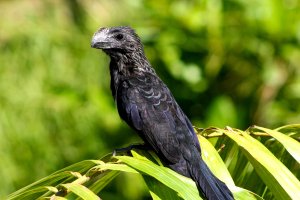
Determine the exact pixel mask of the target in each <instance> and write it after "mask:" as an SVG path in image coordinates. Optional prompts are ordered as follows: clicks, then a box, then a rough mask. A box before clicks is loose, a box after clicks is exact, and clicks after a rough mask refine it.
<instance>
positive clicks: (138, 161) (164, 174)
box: [116, 151, 201, 200]
mask: <svg viewBox="0 0 300 200" xmlns="http://www.w3.org/2000/svg"><path fill="white" fill-rule="evenodd" d="M132 155H133V158H132V157H129V156H116V158H117V159H119V160H121V161H123V162H124V163H126V164H128V165H129V166H131V167H133V168H134V169H136V170H138V171H141V172H142V173H144V174H147V175H149V176H152V177H154V178H155V179H157V180H158V181H160V182H161V183H163V184H164V185H166V186H168V187H170V188H171V189H173V190H175V191H176V192H177V193H178V194H179V196H180V197H182V198H183V199H189V200H193V199H195V200H196V199H197V200H199V199H201V198H200V197H199V193H198V190H197V188H196V185H195V183H194V181H192V180H191V179H189V178H186V177H184V176H181V175H180V174H178V173H176V172H174V171H172V170H171V169H169V168H166V167H163V166H159V165H156V164H154V163H153V162H151V161H150V160H149V159H147V158H146V157H145V156H142V155H140V154H138V153H136V152H135V151H132Z"/></svg>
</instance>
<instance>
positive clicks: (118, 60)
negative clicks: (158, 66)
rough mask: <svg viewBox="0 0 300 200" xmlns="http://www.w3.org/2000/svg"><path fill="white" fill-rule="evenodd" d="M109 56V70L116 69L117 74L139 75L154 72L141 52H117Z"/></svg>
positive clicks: (125, 75) (126, 75)
mask: <svg viewBox="0 0 300 200" xmlns="http://www.w3.org/2000/svg"><path fill="white" fill-rule="evenodd" d="M110 57H111V65H110V70H111V71H117V72H118V75H119V76H124V77H130V76H132V75H133V76H139V75H143V74H144V73H148V72H150V73H155V70H154V69H153V68H152V67H151V65H150V62H149V61H148V59H147V58H146V56H145V55H144V53H143V52H132V53H126V54H124V53H123V54H117V55H114V56H110Z"/></svg>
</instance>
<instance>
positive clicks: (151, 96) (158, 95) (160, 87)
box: [91, 27, 233, 200]
mask: <svg viewBox="0 0 300 200" xmlns="http://www.w3.org/2000/svg"><path fill="white" fill-rule="evenodd" d="M91 46H92V47H93V48H97V49H102V50H103V51H104V52H105V53H106V54H108V55H109V56H110V58H111V61H110V75H111V91H112V95H113V97H114V99H115V101H116V103H117V107H118V111H119V114H120V116H121V118H122V119H123V120H125V121H126V122H127V123H128V124H129V126H131V127H132V128H133V129H134V130H135V131H136V132H137V133H138V134H139V136H140V137H141V138H142V139H143V140H144V142H145V143H146V145H148V146H150V147H151V148H152V149H153V150H154V151H155V152H156V153H157V154H158V156H159V157H160V159H161V160H162V161H163V162H164V164H165V165H166V166H168V167H170V168H171V169H173V170H175V171H176V172H178V173H180V174H182V175H184V176H186V177H190V178H192V179H193V180H194V181H195V182H196V185H197V188H198V190H199V193H200V195H201V196H202V197H204V198H207V199H210V200H218V199H219V200H221V199H222V200H223V199H226V200H227V199H233V196H232V193H231V192H230V190H229V189H228V188H227V186H226V185H225V184H224V183H223V182H221V181H220V180H219V179H217V178H216V177H215V176H214V175H213V174H212V172H211V171H210V170H209V168H208V167H207V165H206V164H205V163H204V161H203V160H202V158H201V150H200V145H199V142H198V139H197V136H196V134H195V132H194V129H193V127H192V124H191V122H190V121H189V119H188V118H187V117H186V115H185V114H184V113H183V111H182V110H181V108H180V107H179V105H178V104H177V102H176V101H175V99H174V97H173V95H172V93H171V92H170V90H169V89H168V87H167V86H166V85H165V84H164V83H163V81H162V80H161V79H160V78H159V77H158V76H157V74H156V73H155V71H154V69H153V68H152V67H151V65H150V63H149V61H148V60H147V58H146V57H145V54H144V50H143V46H142V44H141V42H140V39H139V37H138V35H137V34H136V33H135V31H134V30H133V29H131V28H130V27H111V28H101V29H99V30H98V31H97V32H96V33H95V34H94V36H93V39H92V44H91Z"/></svg>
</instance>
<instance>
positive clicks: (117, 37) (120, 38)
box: [115, 34, 124, 40]
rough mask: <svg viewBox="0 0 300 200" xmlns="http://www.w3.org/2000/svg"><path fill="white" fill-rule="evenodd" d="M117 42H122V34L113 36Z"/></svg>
mask: <svg viewBox="0 0 300 200" xmlns="http://www.w3.org/2000/svg"><path fill="white" fill-rule="evenodd" d="M115 38H116V39H117V40H122V39H123V38H124V36H123V34H118V35H116V36H115Z"/></svg>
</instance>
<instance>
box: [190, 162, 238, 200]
mask: <svg viewBox="0 0 300 200" xmlns="http://www.w3.org/2000/svg"><path fill="white" fill-rule="evenodd" d="M188 168H189V171H190V175H191V177H192V179H193V180H194V181H195V182H196V185H197V188H198V190H199V192H200V191H201V192H200V193H202V194H200V195H202V197H203V198H205V199H208V200H233V199H234V198H233V195H232V193H231V191H230V190H229V189H228V187H227V186H226V185H225V183H223V182H222V181H220V180H219V179H218V178H217V177H216V176H215V175H214V174H213V173H212V172H211V171H210V169H209V168H208V166H207V165H206V164H205V162H204V161H203V160H201V162H200V163H199V166H198V167H196V166H195V165H190V167H188Z"/></svg>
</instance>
